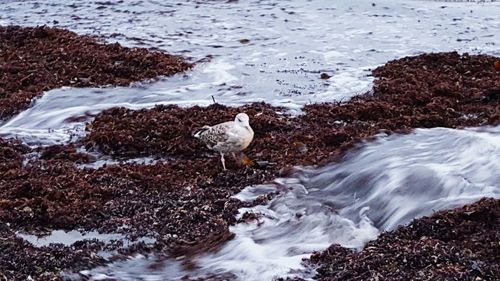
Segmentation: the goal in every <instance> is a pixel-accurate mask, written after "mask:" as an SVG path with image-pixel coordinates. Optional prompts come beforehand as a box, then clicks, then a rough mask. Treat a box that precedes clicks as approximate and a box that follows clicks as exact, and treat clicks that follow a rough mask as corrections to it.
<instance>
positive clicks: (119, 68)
mask: <svg viewBox="0 0 500 281" xmlns="http://www.w3.org/2000/svg"><path fill="white" fill-rule="evenodd" d="M191 67H192V64H190V63H188V62H186V61H185V60H184V59H182V58H181V57H178V56H172V55H168V54H165V53H162V52H159V51H153V50H150V49H145V48H125V47H122V46H120V45H119V44H117V43H115V44H104V43H101V42H99V41H98V40H97V39H96V38H94V37H91V36H81V35H77V34H75V33H73V32H71V31H68V30H64V29H59V28H51V27H46V26H41V27H19V26H0V72H1V73H2V75H1V76H0V120H1V119H5V118H7V117H10V116H12V115H13V114H15V113H18V112H19V111H20V110H22V109H25V108H27V107H28V106H29V105H30V103H31V100H32V99H33V98H34V97H36V96H39V95H41V94H42V92H43V91H47V90H50V89H53V88H57V87H61V86H73V87H96V86H105V85H128V84H129V83H130V82H133V81H141V80H145V79H152V78H156V77H158V76H160V75H166V76H170V75H173V74H176V73H179V72H182V71H186V70H188V69H189V68H191Z"/></svg>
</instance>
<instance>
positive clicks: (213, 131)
mask: <svg viewBox="0 0 500 281" xmlns="http://www.w3.org/2000/svg"><path fill="white" fill-rule="evenodd" d="M249 121H250V118H249V117H248V115H246V114H245V113H238V115H236V117H235V118H234V121H228V122H224V123H220V124H217V125H213V126H208V125H205V126H203V127H201V128H199V129H195V130H194V131H193V134H192V135H193V137H195V138H198V139H200V140H201V141H203V142H204V143H205V145H206V146H207V147H208V148H209V149H211V150H214V151H217V152H219V153H220V160H221V162H222V168H223V169H224V170H226V163H225V161H224V154H227V153H231V154H232V155H233V157H234V153H235V152H240V151H242V150H243V149H245V148H247V147H248V145H249V144H250V142H252V139H253V130H252V128H251V127H250V124H249Z"/></svg>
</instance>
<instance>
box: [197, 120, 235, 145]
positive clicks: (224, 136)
mask: <svg viewBox="0 0 500 281" xmlns="http://www.w3.org/2000/svg"><path fill="white" fill-rule="evenodd" d="M233 123H234V122H232V121H229V122H224V123H220V124H217V125H214V126H212V127H208V128H206V130H204V131H203V132H202V133H201V134H199V138H200V139H201V140H202V141H203V142H204V143H205V144H206V145H207V146H208V147H213V146H215V145H217V144H220V143H225V142H227V141H228V140H229V138H230V134H228V132H229V131H230V129H231V127H232V126H233Z"/></svg>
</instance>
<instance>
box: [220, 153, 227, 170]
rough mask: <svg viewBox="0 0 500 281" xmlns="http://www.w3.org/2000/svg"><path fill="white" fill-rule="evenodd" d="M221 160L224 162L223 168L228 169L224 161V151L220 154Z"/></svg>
mask: <svg viewBox="0 0 500 281" xmlns="http://www.w3.org/2000/svg"><path fill="white" fill-rule="evenodd" d="M220 161H221V162H222V168H223V169H224V171H225V170H226V161H224V153H221V154H220Z"/></svg>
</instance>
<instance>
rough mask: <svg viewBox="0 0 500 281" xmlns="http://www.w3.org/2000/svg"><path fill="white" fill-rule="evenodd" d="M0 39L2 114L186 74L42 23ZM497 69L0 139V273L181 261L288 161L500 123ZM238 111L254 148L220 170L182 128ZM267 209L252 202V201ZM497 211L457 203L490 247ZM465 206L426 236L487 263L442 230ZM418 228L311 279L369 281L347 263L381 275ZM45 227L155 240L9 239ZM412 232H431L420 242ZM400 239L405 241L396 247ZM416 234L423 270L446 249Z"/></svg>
mask: <svg viewBox="0 0 500 281" xmlns="http://www.w3.org/2000/svg"><path fill="white" fill-rule="evenodd" d="M0 39H1V40H0V44H2V46H1V48H0V50H2V51H1V52H2V53H1V55H0V68H1V69H2V72H3V73H5V74H6V75H3V76H2V78H1V80H0V118H3V119H5V118H8V117H9V116H12V115H13V114H15V113H16V112H19V111H20V110H22V109H24V108H26V107H27V106H29V104H30V103H31V99H32V98H33V97H36V96H39V95H41V94H42V91H45V90H48V89H52V88H57V87H60V86H63V85H69V86H77V87H88V86H104V85H110V84H111V85H127V84H129V83H130V82H132V81H138V80H143V79H152V78H155V77H157V76H158V75H172V74H175V73H178V72H182V71H186V70H188V69H189V68H190V67H191V66H192V65H191V64H189V63H188V62H185V61H184V60H183V59H182V58H179V57H174V56H169V55H166V54H163V53H160V52H156V51H151V50H146V49H128V48H124V47H121V46H119V45H117V44H101V43H99V42H98V41H97V40H96V39H95V38H91V37H87V36H78V35H76V34H74V33H72V32H69V31H65V30H60V29H52V28H46V27H38V28H20V27H0ZM498 60H499V58H496V57H492V56H487V55H468V54H463V55H460V54H457V53H454V52H451V53H438V54H423V55H420V56H416V57H407V58H402V59H399V60H395V61H391V62H388V63H387V64H386V65H384V66H381V67H379V68H377V69H375V70H374V71H373V75H374V76H375V77H376V80H375V83H374V88H373V91H372V92H371V93H367V94H365V95H362V96H358V97H355V98H353V99H352V100H350V101H348V102H346V103H325V104H312V105H307V106H305V107H304V109H303V111H304V113H303V114H302V115H300V116H296V117H293V116H288V115H287V114H286V113H285V109H283V108H279V107H273V106H271V105H268V104H264V103H255V104H250V105H246V106H243V107H239V108H232V107H226V106H223V105H219V104H214V105H212V106H209V107H205V108H203V107H191V108H180V107H177V106H157V107H155V108H152V109H143V110H137V111H134V110H129V109H125V108H112V109H109V110H106V111H104V112H102V113H100V114H99V115H98V116H96V117H95V119H94V120H93V121H92V122H91V123H89V124H87V130H88V134H87V136H86V137H85V138H84V139H82V140H80V141H78V142H76V143H73V144H71V145H65V146H53V147H48V148H43V149H31V148H29V147H26V146H24V145H22V144H21V143H19V142H16V141H12V140H5V139H0V144H1V146H0V190H1V191H2V192H1V193H0V241H1V243H0V272H1V273H2V274H0V278H5V279H7V280H12V279H14V280H24V279H25V278H26V277H27V276H32V277H33V278H36V279H37V280H53V278H55V279H57V278H60V277H57V276H58V275H57V273H58V272H59V271H61V270H69V271H72V270H73V271H74V270H80V269H83V268H90V267H93V266H95V265H97V264H102V263H105V262H106V261H105V260H104V259H102V258H101V257H99V256H98V255H96V253H97V252H98V251H100V250H102V249H103V248H106V247H108V248H112V249H118V250H119V252H122V253H124V254H125V253H129V252H131V251H136V252H137V251H139V252H148V251H154V252H157V253H164V254H165V255H168V256H173V257H186V258H188V257H189V256H190V255H193V254H196V253H199V252H200V251H207V250H211V249H215V248H217V247H218V246H219V245H220V244H221V243H223V242H224V241H226V240H228V239H231V238H232V234H231V233H230V232H229V226H230V225H232V224H235V223H236V218H235V215H236V214H237V210H238V208H240V207H242V204H243V203H241V202H239V201H238V200H236V199H232V198H231V196H232V195H234V194H236V193H238V192H239V191H240V190H241V189H242V188H243V187H245V186H248V185H251V184H258V183H263V182H266V181H270V180H272V179H273V178H276V177H278V176H286V175H288V174H290V173H291V172H292V171H293V167H294V166H297V165H322V164H325V163H328V162H331V161H339V160H341V159H342V155H343V152H344V151H346V150H347V149H351V148H353V147H355V145H356V144H358V143H359V142H361V141H362V140H367V139H369V138H372V137H373V136H375V135H376V134H377V133H379V132H380V131H385V132H387V133H405V132H409V131H410V130H411V129H412V128H431V127H437V126H441V127H450V128H461V127H464V126H481V125H498V124H500V100H499V99H500V79H499V78H500V71H498V70H497V69H495V63H496V62H497V61H498ZM23 79H24V80H23ZM242 111H244V112H246V113H247V114H249V116H250V124H251V126H252V127H253V129H254V131H255V140H254V141H253V143H252V144H251V146H250V147H249V149H248V151H247V152H246V154H247V156H248V157H249V158H250V159H251V161H245V163H239V161H235V160H231V159H228V161H227V164H228V168H229V170H228V171H226V172H222V170H221V167H220V162H219V157H218V156H217V155H214V154H213V153H212V152H210V151H208V150H207V149H206V148H204V147H203V145H202V144H200V143H199V142H197V141H196V140H195V139H193V138H192V137H191V136H190V133H191V131H192V129H194V128H195V127H199V126H202V125H205V124H214V123H218V122H222V121H227V120H230V119H233V118H234V116H235V115H236V113H238V112H242ZM77 147H85V148H86V150H87V151H89V152H94V153H97V154H101V155H110V156H112V157H114V158H117V159H125V160H126V159H131V158H137V157H151V158H153V159H156V160H158V161H156V162H154V163H152V164H148V165H146V164H133V163H128V164H125V163H123V164H117V165H107V166H104V167H102V168H99V169H91V168H81V167H80V166H79V164H82V163H92V162H93V161H95V160H96V159H95V156H93V155H90V154H87V153H82V152H78V151H77V149H76V148H77ZM30 155H38V156H35V157H28V156H30ZM27 159H29V160H27ZM267 200H268V198H266V197H261V198H259V199H258V200H257V201H256V202H254V203H255V204H259V203H265V202H267ZM498 202H499V201H498V200H492V199H489V200H484V201H482V202H480V203H478V204H477V205H472V207H466V208H472V209H473V210H474V212H476V211H475V210H476V209H477V210H479V211H477V212H479V214H482V213H481V212H483V213H484V212H485V213H487V214H494V215H491V216H489V217H488V218H490V219H489V220H488V221H487V222H477V223H476V222H473V223H474V226H473V227H474V229H475V231H477V232H478V233H485V234H488V235H490V236H488V237H493V238H494V235H497V236H496V237H497V240H498V235H499V234H498V231H492V230H491V229H493V228H494V227H496V228H497V229H498ZM464 210H466V209H463V210H457V211H450V212H443V213H440V214H437V215H436V216H443V217H444V218H450V219H449V220H453V221H452V222H454V223H448V224H445V225H440V227H441V229H442V231H441V232H439V233H444V234H443V235H445V233H446V232H447V231H452V230H456V231H455V232H456V233H458V234H457V235H462V234H463V235H462V236H463V237H458V238H456V239H455V240H456V241H469V242H470V243H469V242H467V243H458V242H457V243H455V244H453V245H452V244H449V245H451V246H450V247H455V248H454V251H462V250H463V251H465V249H469V250H470V251H472V252H480V251H481V252H482V253H483V252H484V253H485V254H484V256H479V257H478V258H477V260H478V262H483V263H486V262H488V261H489V258H490V257H491V251H490V250H491V245H490V246H487V241H489V240H486V239H485V240H484V241H481V243H473V241H472V240H466V239H472V238H471V237H468V236H467V234H466V233H470V232H466V231H465V230H463V231H462V230H461V229H462V228H464V229H465V227H468V226H469V224H468V223H462V222H463V221H462V220H461V221H454V220H455V218H456V217H457V216H460V214H463V213H464V212H469V211H464ZM467 210H468V209H467ZM495 216H496V217H495ZM472 218H475V217H474V216H472V217H471V220H472ZM494 218H496V219H494ZM430 220H431V219H428V218H423V219H419V220H416V221H415V222H413V223H412V224H411V225H410V226H407V227H404V228H401V229H399V230H397V231H396V232H394V233H388V234H384V235H382V236H381V238H379V239H378V240H376V241H373V242H371V244H369V246H368V247H367V248H366V249H370V248H369V247H377V245H380V249H378V250H377V251H380V252H382V251H384V250H383V249H381V248H382V247H386V246H390V247H391V248H388V249H385V251H387V253H386V252H384V256H382V255H375V254H373V255H371V256H370V255H368V254H363V252H362V253H359V254H358V253H351V252H350V251H348V250H345V249H339V248H338V247H337V246H332V248H330V249H329V250H327V251H325V252H324V253H318V254H317V255H315V256H313V257H312V259H311V262H310V263H311V264H314V265H317V266H319V268H320V269H319V273H318V277H319V278H324V279H329V278H334V279H335V278H340V279H342V280H343V278H347V277H348V276H354V277H352V278H354V279H356V278H357V277H356V274H360V276H369V275H367V274H368V273H366V272H365V271H363V270H365V268H363V265H362V264H357V261H358V260H362V259H359V258H358V257H362V255H366V259H371V260H372V261H373V262H376V261H377V259H379V260H380V262H379V263H378V264H379V265H380V268H381V269H380V272H381V273H380V274H382V276H388V275H384V272H385V271H388V270H389V269H390V268H389V266H386V267H384V266H382V265H383V264H384V263H382V261H385V260H389V261H390V260H391V258H392V259H398V258H397V257H395V256H391V255H396V254H399V253H400V252H401V251H400V252H398V251H394V248H393V247H396V246H397V245H399V246H400V247H402V248H404V247H406V248H404V249H407V248H408V247H410V246H411V245H410V244H411V243H413V242H412V241H414V240H418V239H420V240H418V241H422V240H421V237H422V236H424V234H422V235H420V234H418V235H420V236H418V235H417V234H415V233H416V232H418V233H423V232H425V231H428V229H435V228H434V227H433V226H432V225H431V226H429V223H430ZM465 221H467V220H465ZM124 226H125V227H124ZM54 229H63V230H71V229H82V230H98V231H100V232H104V233H123V234H126V235H128V237H130V238H131V239H134V238H138V237H144V236H147V237H151V238H154V239H155V243H154V244H148V245H146V244H145V243H138V244H136V245H135V246H134V247H133V249H126V248H124V247H121V246H122V245H111V246H110V245H104V244H103V243H102V242H99V241H96V240H94V241H88V242H81V243H77V244H74V245H72V246H61V245H51V246H48V247H39V248H36V247H34V246H32V245H30V244H29V243H26V242H24V241H23V240H22V239H20V238H18V237H16V236H15V234H14V233H15V231H28V232H30V233H48V232H50V231H51V230H54ZM414 232H415V233H414ZM495 233H496V234H495ZM405 235H406V236H405ZM412 235H413V236H412ZM436 235H438V234H436ZM492 235H493V236H492ZM410 236H411V237H410ZM417 236H418V237H417ZM425 236H426V237H434V236H431V234H430V233H429V234H425ZM466 236H467V237H466ZM416 237H417V238H416ZM478 237H479V236H478ZM493 238H492V239H493ZM398 239H399V240H398ZM402 239H406V240H408V241H406V240H405V241H403V242H404V243H403V242H401V244H397V243H399V242H400V241H402ZM412 239H413V240H412ZM429 239H430V240H429V241H430V242H429V241H428V242H429V243H428V244H425V245H423V244H422V246H423V248H422V249H425V251H424V252H422V253H421V255H422V257H421V259H419V258H417V257H416V258H415V262H421V261H423V260H427V258H428V256H427V255H429V256H432V255H434V254H433V253H435V255H438V256H439V255H441V256H439V257H442V258H440V259H439V261H440V263H436V264H442V263H446V262H445V261H446V259H451V258H452V256H450V255H449V254H447V255H444V254H442V253H443V251H445V250H446V249H445V248H439V247H434V246H436V243H438V242H439V241H438V240H439V239H441V238H440V237H438V236H436V237H434V238H429ZM436 241H438V242H436ZM491 241H494V240H491ZM424 242H425V241H424ZM424 242H421V243H424ZM483 242H484V243H483ZM390 243H395V244H390ZM426 243H427V242H426ZM370 245H372V246H370ZM419 245H420V244H418V243H417V244H415V247H419ZM429 245H430V246H429ZM424 246H425V247H424ZM443 247H444V246H443ZM446 247H447V246H446ZM460 247H462V248H460ZM465 247H467V248H465ZM410 248H411V247H410ZM410 248H408V249H410ZM332 249H333V250H332ZM366 249H365V251H367V250H366ZM412 249H416V248H412ZM460 249H462V250H460ZM493 249H495V248H493ZM496 249H497V253H498V248H496ZM433 251H435V252H433ZM75 253H78V255H77V254H75ZM358 255H359V256H358ZM412 255H419V253H413V252H412ZM14 256H15V257H16V258H15V259H13V258H12V257H14ZM463 257H464V259H463V261H460V262H455V260H450V261H449V262H448V263H446V264H447V265H450V266H451V265H453V266H455V265H457V266H456V267H453V268H451V267H450V268H448V269H449V270H448V269H447V270H448V271H449V272H452V271H453V270H455V271H453V272H459V273H460V272H462V271H461V270H462V268H464V267H465V266H466V265H471V264H472V261H473V260H474V259H473V258H471V256H470V255H469V256H466V255H464V256H463ZM407 260H408V259H407ZM341 263H342V264H347V265H345V266H344V267H343V268H344V269H343V271H340V272H337V271H336V270H335V268H334V267H335V266H337V265H338V264H341ZM364 264H366V266H370V264H369V263H366V262H365V263H364ZM397 266H403V265H400V264H397ZM460 266H461V267H460ZM369 268H373V267H372V266H370V267H369ZM394 268H396V265H395V267H394ZM409 268H410V269H408V270H406V271H401V275H400V276H402V277H401V278H403V277H408V278H410V277H411V276H417V274H418V272H419V271H418V270H411V268H412V267H409ZM414 268H417V267H414ZM436 268H437V267H436ZM479 268H480V270H483V271H484V272H486V273H484V274H483V275H477V276H484V277H485V278H488V276H490V275H491V274H492V273H495V272H496V273H498V267H496V268H495V267H494V266H483V265H482V264H480V265H479ZM452 269H453V270H452ZM384 270H385V271H384ZM430 270H432V269H429V272H431V271H430ZM495 270H496V271H495ZM448 271H446V272H448ZM453 272H452V273H453ZM427 273H428V272H425V274H427ZM452 273H450V274H452ZM343 274H345V275H343ZM349 274H351V275H349ZM370 274H371V273H370ZM436 274H438V273H436ZM439 274H441V273H439ZM443 274H445V273H443ZM453 274H454V273H453ZM457 274H458V273H457ZM2 275H3V276H2ZM338 276H340V277H338ZM346 276H347V277H346ZM426 276H427V275H426ZM437 276H441V275H437ZM443 276H444V275H443ZM450 276H461V275H450ZM464 276H469V275H464ZM470 276H472V275H470ZM389 277H391V278H396V279H397V278H398V276H389ZM340 279H339V280H340ZM403 279H405V278H403Z"/></svg>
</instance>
